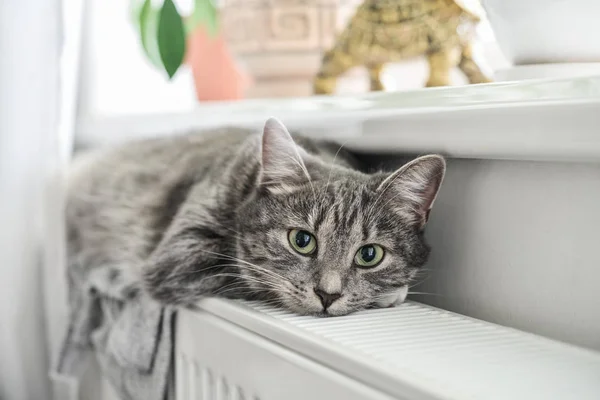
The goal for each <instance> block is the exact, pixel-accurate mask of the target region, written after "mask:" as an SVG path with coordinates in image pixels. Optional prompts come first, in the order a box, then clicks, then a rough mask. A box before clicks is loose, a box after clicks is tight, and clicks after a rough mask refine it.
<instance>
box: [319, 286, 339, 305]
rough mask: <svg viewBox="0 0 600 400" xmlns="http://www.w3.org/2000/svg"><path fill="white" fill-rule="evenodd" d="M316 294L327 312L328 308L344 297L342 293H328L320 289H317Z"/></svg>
mask: <svg viewBox="0 0 600 400" xmlns="http://www.w3.org/2000/svg"><path fill="white" fill-rule="evenodd" d="M315 293H316V294H317V296H319V298H320V299H321V304H323V308H324V309H325V310H327V308H328V307H329V306H330V305H331V304H333V302H334V301H336V300H337V299H339V298H340V297H342V294H341V293H327V292H326V291H324V290H321V289H319V288H315Z"/></svg>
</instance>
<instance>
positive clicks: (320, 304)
mask: <svg viewBox="0 0 600 400" xmlns="http://www.w3.org/2000/svg"><path fill="white" fill-rule="evenodd" d="M261 160H262V161H261V162H262V164H261V173H260V180H259V186H258V188H257V190H256V193H255V195H254V196H253V197H252V198H251V199H250V200H249V201H247V202H246V203H245V204H244V205H243V206H242V208H241V209H240V210H238V211H239V212H238V221H237V224H238V227H237V228H238V230H239V232H240V235H239V237H238V242H237V251H238V257H240V258H241V259H242V260H244V261H245V262H247V263H248V264H246V265H245V266H242V268H241V269H242V271H243V273H244V275H245V276H246V277H247V281H248V284H249V285H250V286H251V287H252V288H254V289H256V291H261V292H263V293H266V294H268V296H266V297H267V298H269V299H272V300H273V301H274V302H276V303H279V304H281V305H283V306H284V307H286V308H289V309H291V310H293V311H295V312H299V313H303V314H316V315H343V314H347V313H350V312H353V311H356V310H360V309H364V308H367V307H372V306H389V305H392V304H396V303H398V302H402V301H403V300H404V298H405V297H406V293H407V291H408V286H409V284H410V283H411V282H412V281H413V279H414V278H415V277H416V275H417V273H418V271H419V269H420V268H421V267H422V266H423V264H424V263H425V261H426V260H427V257H428V255H429V246H428V245H427V244H426V242H425V240H424V236H423V231H424V227H425V224H426V222H427V219H428V216H429V211H430V210H431V207H432V205H433V202H434V200H435V198H436V195H437V193H438V190H439V188H440V185H441V183H442V180H443V177H444V172H445V162H444V159H443V158H442V157H440V156H436V155H433V156H425V157H420V158H418V159H416V160H414V161H412V162H410V163H408V164H406V165H404V166H403V167H401V168H400V169H398V170H397V171H395V172H392V173H389V174H384V173H378V174H374V175H367V174H362V173H359V172H356V171H353V170H350V169H345V168H342V167H336V166H335V165H332V164H330V163H325V162H323V161H322V160H320V159H319V158H317V157H315V156H313V155H311V154H308V153H307V152H306V151H304V150H303V149H302V148H301V147H299V146H297V145H296V144H295V143H294V141H293V139H292V137H291V136H290V134H289V133H288V131H287V130H286V128H285V127H284V126H283V125H282V124H281V123H280V122H278V121H277V120H275V119H270V120H269V121H267V123H266V125H265V129H264V133H263V138H262V158H261Z"/></svg>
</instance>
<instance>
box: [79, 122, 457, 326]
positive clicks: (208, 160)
mask: <svg viewBox="0 0 600 400" xmlns="http://www.w3.org/2000/svg"><path fill="white" fill-rule="evenodd" d="M294 138H295V141H294V140H293V139H292V137H291V136H290V134H289V133H288V131H287V130H286V128H285V127H284V126H283V125H282V124H281V123H280V122H279V121H277V120H275V119H269V120H268V121H267V123H266V124H265V128H264V131H263V133H262V134H253V133H249V132H248V131H245V130H236V129H224V130H222V131H215V132H213V133H211V134H209V133H202V134H194V135H182V136H177V137H171V138H166V139H151V140H146V141H141V142H137V143H130V144H127V145H125V146H123V147H120V148H116V149H110V150H103V151H100V152H97V153H94V154H92V155H88V156H86V157H84V158H83V159H82V160H80V161H78V162H77V165H76V167H75V168H74V169H73V174H72V176H71V179H70V187H69V192H68V205H67V226H68V254H69V261H70V262H71V263H72V264H75V265H74V267H75V268H80V269H85V270H86V271H87V272H89V271H90V270H93V269H99V268H100V267H108V269H107V270H108V271H109V272H108V273H109V274H111V279H112V281H113V282H120V283H121V285H120V286H119V287H120V288H122V290H123V291H128V292H129V293H128V294H130V295H134V294H135V293H136V291H138V290H140V289H142V290H146V291H147V292H148V293H149V294H150V295H151V296H152V297H154V298H155V299H157V300H159V301H160V302H162V303H165V304H171V305H180V306H188V307H189V306H194V304H195V303H197V301H198V300H199V299H201V298H202V297H204V296H208V295H221V296H226V297H234V298H247V299H263V300H265V301H269V302H272V303H276V304H278V305H281V306H284V307H286V308H288V309H290V310H293V311H295V312H298V313H302V314H315V315H343V314H347V313H350V312H353V311H356V310H360V309H364V308H368V307H373V306H389V305H392V304H394V303H398V302H401V301H403V300H404V297H405V296H406V291H407V288H408V285H409V284H410V282H411V281H412V280H413V279H414V278H415V276H416V274H417V273H418V271H419V269H420V268H421V267H422V266H423V264H424V263H425V262H426V260H427V257H428V255H429V251H430V249H429V246H428V245H427V244H426V242H425V240H424V236H423V231H424V227H425V223H426V221H427V218H428V215H429V210H430V209H431V206H432V205H433V202H434V200H435V197H436V195H437V192H438V190H439V187H440V185H441V183H442V180H443V176H444V172H445V162H444V159H443V158H442V157H440V156H435V155H433V156H425V157H421V158H418V159H416V160H414V161H412V162H410V163H408V164H406V165H404V166H403V167H401V168H400V169H399V170H397V171H395V172H393V173H391V174H390V173H375V174H365V173H362V172H359V170H358V169H357V165H356V163H355V162H354V160H353V159H352V157H351V156H350V154H348V153H346V152H345V151H340V150H339V146H337V145H332V144H330V143H322V142H315V141H311V140H308V139H305V138H303V137H300V136H294ZM291 229H302V230H305V231H308V232H310V233H312V234H313V235H314V237H315V238H316V241H317V248H316V251H315V252H314V253H313V254H310V255H308V256H307V255H302V254H299V253H298V252H296V251H295V250H294V249H293V248H292V247H291V246H290V243H289V240H288V233H289V232H290V230H291ZM366 244H378V245H380V246H381V247H382V248H383V249H384V250H385V256H384V258H383V261H382V262H381V263H380V264H379V265H378V266H376V267H374V268H370V269H367V268H360V267H359V266H358V265H356V263H355V261H354V257H355V254H356V252H357V251H358V249H359V248H360V247H361V246H363V245H366ZM104 269H106V268H104ZM317 293H321V297H322V295H323V293H325V294H326V295H328V294H330V295H332V296H334V298H335V301H333V302H332V303H331V304H330V305H329V306H328V307H324V303H323V301H321V299H320V296H319V295H318V294H317Z"/></svg>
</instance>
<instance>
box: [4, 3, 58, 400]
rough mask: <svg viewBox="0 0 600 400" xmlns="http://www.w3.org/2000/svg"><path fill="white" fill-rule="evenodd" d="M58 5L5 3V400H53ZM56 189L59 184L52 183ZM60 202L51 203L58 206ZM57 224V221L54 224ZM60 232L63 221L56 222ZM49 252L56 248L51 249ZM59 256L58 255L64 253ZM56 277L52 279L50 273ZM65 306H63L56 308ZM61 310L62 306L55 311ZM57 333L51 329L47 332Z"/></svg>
mask: <svg viewBox="0 0 600 400" xmlns="http://www.w3.org/2000/svg"><path fill="white" fill-rule="evenodd" d="M60 6H61V1H60V0H27V1H23V0H0V398H1V399H3V400H21V399H24V400H29V399H31V400H45V399H49V397H50V386H49V380H48V368H49V363H50V361H49V359H50V352H49V351H48V349H49V346H48V340H47V338H48V336H47V335H48V332H49V325H48V323H47V322H48V320H46V319H45V315H46V314H45V311H44V310H45V308H46V303H47V298H46V297H45V296H46V295H47V294H48V291H47V287H46V286H47V284H46V283H45V281H44V279H43V276H44V275H47V274H48V270H46V266H45V265H44V260H45V259H46V260H51V259H55V260H56V257H57V254H56V253H57V252H56V250H54V251H49V247H48V246H47V245H49V246H53V245H56V244H57V243H60V242H55V241H54V240H55V239H56V238H52V237H49V236H55V234H56V232H60V231H61V230H60V226H59V228H58V230H56V229H54V228H52V226H51V224H48V222H49V221H50V220H48V218H47V214H46V213H45V210H47V209H48V206H53V207H56V206H57V205H58V203H57V201H54V202H53V203H48V202H46V201H44V199H45V198H46V190H47V189H51V190H53V188H52V185H49V184H48V183H49V182H51V181H50V180H49V178H50V177H56V176H58V175H59V171H60V166H61V163H62V161H64V160H61V148H60V146H61V145H64V141H63V142H62V143H61V138H60V136H59V129H58V128H59V116H60V113H59V107H60V91H59V87H60V49H61V44H62V42H61V7H60ZM54 182H56V181H55V180H54ZM58 197H60V196H54V199H58ZM52 218H53V219H54V221H56V220H57V215H54V216H53V217H52ZM59 225H60V221H59ZM50 250H51V249H50ZM59 252H60V251H59ZM51 273H52V272H51ZM61 303H62V300H60V299H58V301H57V304H61ZM51 308H57V307H51ZM50 328H52V330H54V329H55V328H54V327H50Z"/></svg>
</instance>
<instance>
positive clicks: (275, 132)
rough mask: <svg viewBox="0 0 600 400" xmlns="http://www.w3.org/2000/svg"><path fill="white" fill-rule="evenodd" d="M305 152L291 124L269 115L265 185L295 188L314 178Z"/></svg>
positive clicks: (264, 141)
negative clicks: (298, 142)
mask: <svg viewBox="0 0 600 400" xmlns="http://www.w3.org/2000/svg"><path fill="white" fill-rule="evenodd" d="M303 156H306V152H305V151H304V150H303V149H302V148H301V147H298V146H297V145H296V143H294V139H292V136H291V135H290V133H289V132H288V130H287V128H286V127H285V126H284V125H283V124H282V123H281V122H280V121H279V120H277V119H276V118H269V119H268V120H267V122H266V123H265V127H264V130H263V135H262V157H261V175H260V184H261V186H263V187H265V188H267V189H270V190H273V191H278V192H281V191H293V190H294V188H295V187H298V186H300V185H302V184H304V183H306V182H308V181H310V175H309V173H308V170H307V169H306V165H305V164H304V160H303Z"/></svg>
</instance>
